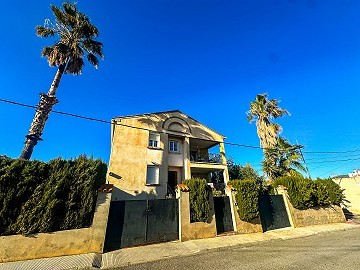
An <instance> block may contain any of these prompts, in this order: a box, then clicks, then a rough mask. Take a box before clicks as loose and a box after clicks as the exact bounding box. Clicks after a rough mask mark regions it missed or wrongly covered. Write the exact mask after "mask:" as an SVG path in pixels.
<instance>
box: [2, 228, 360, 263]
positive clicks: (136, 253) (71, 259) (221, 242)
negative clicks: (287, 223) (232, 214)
mask: <svg viewBox="0 0 360 270" xmlns="http://www.w3.org/2000/svg"><path fill="white" fill-rule="evenodd" d="M359 225H360V224H356V223H355V222H353V223H336V224H326V225H317V226H309V227H304V228H295V229H293V228H285V229H279V230H273V231H267V232H265V233H256V234H239V235H230V236H221V237H215V238H208V239H198V240H191V241H187V242H179V241H174V242H167V243H161V244H154V245H148V246H141V247H132V248H124V249H120V250H117V251H112V252H108V253H105V254H102V255H99V254H93V253H91V254H83V255H74V256H66V257H57V258H46V259H38V260H29V261H20V262H11V263H0V270H20V269H21V270H27V269H29V270H30V269H39V270H41V269H49V270H50V269H51V270H67V269H111V268H113V267H120V266H127V265H131V264H138V263H144V262H149V261H157V260H161V259H165V258H172V257H179V256H187V255H193V254H196V253H199V252H206V251H208V250H221V249H227V248H230V247H233V246H238V245H249V244H254V243H258V242H264V241H272V240H285V239H291V238H299V237H306V236H310V235H315V234H319V233H325V232H330V231H342V230H350V229H355V228H360V226H359Z"/></svg>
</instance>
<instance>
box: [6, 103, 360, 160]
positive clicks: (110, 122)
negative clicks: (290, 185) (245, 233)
mask: <svg viewBox="0 0 360 270" xmlns="http://www.w3.org/2000/svg"><path fill="white" fill-rule="evenodd" d="M0 101H1V102H4V103H8V104H12V105H17V106H21V107H26V108H32V109H38V106H34V105H29V104H25V103H20V102H16V101H12V100H7V99H1V98H0ZM52 112H53V113H56V114H60V115H66V116H71V117H75V118H80V119H84V120H89V121H95V122H100V123H105V124H114V125H119V126H124V127H128V128H134V129H139V130H145V131H153V130H151V129H147V128H142V127H135V126H131V125H126V124H122V123H119V122H116V121H114V122H112V121H108V120H103V119H98V118H94V117H88V116H83V115H79V114H73V113H67V112H62V111H56V110H52ZM157 132H159V133H166V132H162V131H157ZM224 144H227V145H232V146H239V147H244V148H251V149H262V150H266V149H269V150H273V149H275V148H265V147H261V146H254V145H246V144H239V143H232V142H224ZM295 147H297V148H298V149H300V148H303V146H301V145H295ZM354 152H360V149H357V150H349V151H303V153H305V154H342V153H354ZM334 162H335V161H334Z"/></svg>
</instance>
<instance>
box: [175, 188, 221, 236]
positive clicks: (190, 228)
mask: <svg viewBox="0 0 360 270" xmlns="http://www.w3.org/2000/svg"><path fill="white" fill-rule="evenodd" d="M176 193H177V197H178V198H179V238H180V241H187V240H193V239H202V238H211V237H215V236H216V220H215V211H214V200H213V197H212V194H211V193H210V198H209V203H210V218H209V222H190V202H189V192H188V191H182V190H181V189H180V188H178V189H177V192H176Z"/></svg>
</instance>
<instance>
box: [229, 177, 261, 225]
mask: <svg viewBox="0 0 360 270" xmlns="http://www.w3.org/2000/svg"><path fill="white" fill-rule="evenodd" d="M229 185H231V186H232V187H233V188H234V189H236V194H235V200H236V203H237V211H238V214H239V218H240V219H241V220H243V221H250V220H252V219H254V218H257V217H259V192H260V188H259V185H258V184H257V183H256V182H255V181H254V180H250V179H248V180H246V179H245V180H232V181H229Z"/></svg>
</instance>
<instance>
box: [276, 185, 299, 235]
mask: <svg viewBox="0 0 360 270" xmlns="http://www.w3.org/2000/svg"><path fill="white" fill-rule="evenodd" d="M276 191H277V194H279V195H282V197H283V200H284V204H285V208H286V212H287V214H288V217H289V221H290V225H291V227H292V228H295V225H294V219H293V216H292V214H291V211H290V202H289V199H288V194H287V191H286V189H285V188H284V187H280V186H279V187H277V188H276Z"/></svg>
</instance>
